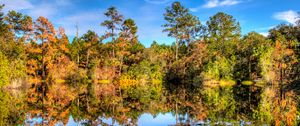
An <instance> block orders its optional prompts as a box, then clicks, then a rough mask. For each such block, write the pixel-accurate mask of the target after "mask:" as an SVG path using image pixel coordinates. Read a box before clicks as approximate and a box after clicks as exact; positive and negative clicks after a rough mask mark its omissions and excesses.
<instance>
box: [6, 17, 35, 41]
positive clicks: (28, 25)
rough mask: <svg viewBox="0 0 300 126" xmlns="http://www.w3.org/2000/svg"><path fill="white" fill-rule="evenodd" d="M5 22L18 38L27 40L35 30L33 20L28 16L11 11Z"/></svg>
mask: <svg viewBox="0 0 300 126" xmlns="http://www.w3.org/2000/svg"><path fill="white" fill-rule="evenodd" d="M5 20H6V22H7V24H8V27H9V28H10V30H11V31H12V32H13V33H16V37H18V36H22V37H25V39H26V38H28V37H29V35H30V34H31V32H32V30H33V28H32V26H33V25H32V18H31V17H29V16H27V15H22V13H19V12H16V11H9V12H8V14H7V15H6V17H5Z"/></svg>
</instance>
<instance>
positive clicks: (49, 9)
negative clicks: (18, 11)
mask: <svg viewBox="0 0 300 126" xmlns="http://www.w3.org/2000/svg"><path fill="white" fill-rule="evenodd" d="M57 11H58V9H57V7H56V6H55V5H53V4H47V3H43V4H40V5H38V6H35V7H34V8H32V9H29V10H28V11H27V14H28V15H30V16H32V17H34V18H37V17H39V16H44V17H46V18H50V17H52V16H54V15H55V14H57Z"/></svg>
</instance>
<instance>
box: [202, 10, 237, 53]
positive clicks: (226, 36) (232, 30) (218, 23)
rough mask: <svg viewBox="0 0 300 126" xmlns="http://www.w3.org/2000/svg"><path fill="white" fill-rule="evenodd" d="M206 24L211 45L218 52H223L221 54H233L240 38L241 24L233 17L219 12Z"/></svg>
mask: <svg viewBox="0 0 300 126" xmlns="http://www.w3.org/2000/svg"><path fill="white" fill-rule="evenodd" d="M206 24H207V26H208V36H207V37H208V41H209V43H211V44H213V45H214V46H215V47H214V48H215V49H216V50H221V52H220V53H221V54H228V53H229V54H232V51H233V50H234V49H233V48H232V46H233V44H234V43H236V42H237V41H238V40H239V37H240V32H241V31H240V25H239V23H238V22H236V21H235V19H234V18H233V17H232V16H231V15H228V14H225V13H223V12H219V13H217V14H215V15H214V16H212V17H210V18H209V21H207V22H206ZM227 45H228V46H227ZM226 47H227V48H226Z"/></svg>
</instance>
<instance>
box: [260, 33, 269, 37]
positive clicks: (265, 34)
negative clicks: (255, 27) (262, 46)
mask: <svg viewBox="0 0 300 126" xmlns="http://www.w3.org/2000/svg"><path fill="white" fill-rule="evenodd" d="M259 34H261V35H263V36H265V37H267V36H268V35H269V32H259Z"/></svg>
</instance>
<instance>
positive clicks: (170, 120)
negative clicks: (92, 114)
mask: <svg viewBox="0 0 300 126" xmlns="http://www.w3.org/2000/svg"><path fill="white" fill-rule="evenodd" d="M101 120H102V121H103V122H104V123H106V124H110V125H111V124H112V119H111V118H108V119H105V118H101ZM171 124H176V119H175V117H174V116H173V115H172V114H171V113H166V114H158V115H157V116H156V117H155V118H154V117H153V116H152V115H151V114H149V113H145V114H143V115H141V116H140V118H139V120H138V125H139V126H167V125H171ZM76 125H79V126H80V122H79V123H78V122H75V121H74V119H73V117H72V116H70V118H69V122H68V123H67V126H76ZM115 125H119V124H118V123H115ZM57 126H59V125H57Z"/></svg>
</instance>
